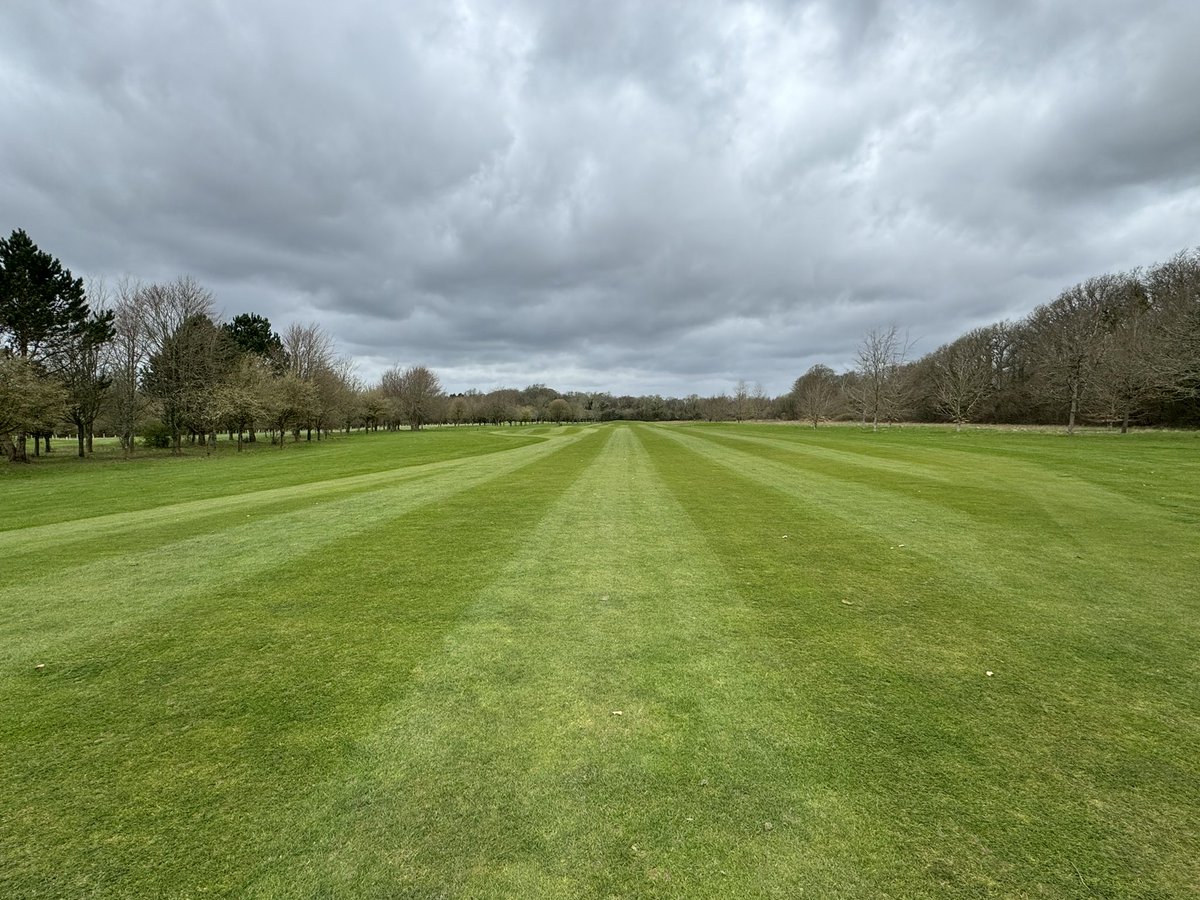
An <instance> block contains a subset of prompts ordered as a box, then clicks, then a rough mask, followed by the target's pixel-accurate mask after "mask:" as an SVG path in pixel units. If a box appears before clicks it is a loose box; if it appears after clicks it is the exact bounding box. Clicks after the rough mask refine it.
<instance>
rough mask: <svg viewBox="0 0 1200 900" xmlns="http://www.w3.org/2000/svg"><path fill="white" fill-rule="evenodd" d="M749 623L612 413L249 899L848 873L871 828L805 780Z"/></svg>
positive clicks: (703, 887)
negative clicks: (302, 847)
mask: <svg viewBox="0 0 1200 900" xmlns="http://www.w3.org/2000/svg"><path fill="white" fill-rule="evenodd" d="M755 623H756V619H755V618H754V616H753V615H752V614H751V613H750V612H749V610H748V608H747V607H746V605H745V604H744V603H743V602H742V601H741V599H740V598H739V597H738V596H737V593H736V592H735V591H734V590H732V588H731V586H730V584H729V582H728V581H727V579H726V577H725V575H724V573H723V572H721V571H720V570H719V569H714V568H713V567H712V565H711V563H710V562H709V560H708V558H707V556H706V554H705V548H704V543H703V540H702V538H701V537H700V536H699V535H698V533H697V532H696V531H695V529H694V528H693V527H692V525H691V524H690V522H689V520H688V518H687V516H686V515H684V514H683V513H682V512H681V510H680V509H679V507H678V506H677V504H676V503H675V502H674V501H673V500H672V498H671V497H670V495H669V494H668V493H666V492H665V490H664V489H663V486H662V485H661V484H660V483H659V481H658V479H657V478H656V475H655V473H654V471H653V469H652V467H651V466H650V464H649V460H648V458H647V454H646V452H645V450H644V449H643V448H642V446H641V444H640V442H639V441H638V440H637V438H636V436H635V434H634V433H633V431H632V429H631V428H629V427H628V426H622V427H619V428H616V429H614V430H613V432H612V436H611V439H610V442H609V445H608V447H607V448H606V451H605V453H604V455H603V456H601V457H599V458H598V459H597V460H596V461H595V462H594V463H593V464H592V465H591V467H590V468H589V469H588V470H587V471H586V472H584V473H583V474H582V475H581V476H580V478H579V480H578V482H577V484H576V485H575V487H573V488H572V489H571V490H569V491H568V492H567V493H566V494H565V495H563V497H562V499H561V500H560V502H559V503H558V504H557V505H556V506H555V507H554V508H553V509H552V510H551V511H550V513H549V514H548V515H547V516H546V517H545V518H544V519H543V521H542V523H541V524H540V526H539V527H538V528H537V530H536V531H535V532H534V533H532V534H531V535H530V536H529V539H528V540H527V541H526V542H525V544H524V549H523V551H522V552H521V553H519V554H518V555H517V556H516V557H515V558H513V560H512V561H511V563H510V564H509V565H508V566H506V567H505V568H504V569H503V571H501V572H499V573H498V577H497V579H496V581H495V582H494V583H493V584H492V585H491V587H489V588H488V589H487V590H485V591H484V592H483V593H482V594H481V595H480V596H479V597H478V599H477V601H476V603H475V604H474V605H473V606H472V608H471V609H470V611H469V613H468V615H467V616H465V617H464V619H463V620H462V621H461V623H460V625H459V627H458V628H456V629H455V630H454V631H453V632H451V633H450V634H449V635H448V637H447V638H446V640H445V642H444V643H443V645H442V646H441V648H440V649H439V652H437V653H436V654H434V655H432V656H431V657H430V658H429V659H428V660H427V661H426V663H424V664H423V665H422V666H421V668H420V671H419V673H418V677H417V679H416V681H415V682H414V685H413V688H412V690H411V692H410V693H409V694H407V695H406V696H405V697H403V698H402V699H400V700H399V701H398V704H397V707H396V709H395V712H394V715H393V716H392V717H391V719H390V721H389V722H388V723H387V726H386V727H385V728H383V729H382V730H380V732H379V733H378V734H376V735H375V736H374V737H373V738H372V739H371V740H369V741H367V742H366V743H364V744H363V746H362V747H361V748H360V750H359V751H358V753H357V755H356V756H357V759H356V763H357V768H358V769H359V772H358V774H357V775H356V776H355V777H354V778H353V779H352V780H351V781H350V782H349V783H346V784H331V785H327V786H326V788H325V791H324V792H323V795H322V796H321V797H320V798H319V802H318V803H317V804H315V806H314V810H313V816H314V817H315V819H316V822H314V824H312V825H310V829H311V833H312V834H314V835H324V837H323V838H322V839H320V840H319V841H318V842H317V844H316V846H315V847H314V848H312V850H311V851H310V852H308V853H301V854H299V856H298V857H297V858H295V859H289V860H286V861H284V862H283V863H282V864H281V865H280V866H278V867H277V868H276V870H275V871H270V872H267V873H264V874H263V876H262V879H261V881H260V882H259V884H258V885H257V890H256V892H255V893H256V894H257V895H260V896H305V895H324V894H329V895H338V894H342V895H369V896H421V897H424V896H430V897H432V896H457V897H514V896H521V897H587V896H596V897H608V896H659V895H661V896H681V897H727V896H773V895H778V896H788V895H790V894H789V891H790V888H791V887H793V886H796V885H800V884H805V883H808V884H811V883H820V884H825V885H826V886H827V887H831V888H834V889H833V890H832V891H831V892H830V893H827V894H826V896H838V890H839V889H844V890H852V889H853V887H854V885H855V883H856V880H857V878H858V877H859V876H858V875H857V874H856V872H855V868H854V866H853V865H852V861H853V860H854V859H855V857H856V854H857V853H858V852H860V851H859V850H856V849H855V848H861V852H864V853H870V854H879V853H880V852H883V853H884V854H886V847H884V848H883V850H882V851H881V848H880V845H879V841H880V840H881V839H882V840H883V842H884V844H886V837H882V836H881V835H880V833H879V832H878V823H871V822H869V821H868V820H867V819H866V818H865V817H864V814H863V810H861V809H858V808H855V806H854V805H853V804H851V803H848V802H847V800H846V798H845V797H843V796H841V795H839V794H838V793H836V792H833V791H830V790H829V789H827V788H826V787H824V786H822V785H819V784H811V783H806V781H805V778H804V769H803V764H802V759H803V757H804V756H805V755H806V754H811V753H819V752H821V747H822V742H823V740H824V736H823V735H822V734H821V733H819V731H814V729H813V728H812V727H811V723H810V722H809V721H808V720H807V719H806V718H805V717H804V715H803V714H802V713H801V712H800V711H799V708H798V707H797V705H796V704H795V703H794V702H793V701H794V698H795V697H796V695H797V692H798V691H802V690H803V685H798V684H795V683H792V682H790V681H789V680H788V679H787V676H786V671H785V670H784V669H783V668H782V667H781V666H780V665H779V662H778V660H777V659H776V658H774V657H773V656H772V654H771V652H770V651H769V650H768V649H767V647H766V645H765V644H764V643H763V642H762V641H761V640H760V639H759V636H758V634H757V632H756V624H755ZM787 773H791V774H787ZM326 817H330V818H328V819H327V818H326ZM848 863H849V864H848ZM831 867H836V869H837V872H836V877H835V875H834V874H833V872H832V871H831ZM838 879H841V881H840V883H839V880H838ZM860 886H861V885H860Z"/></svg>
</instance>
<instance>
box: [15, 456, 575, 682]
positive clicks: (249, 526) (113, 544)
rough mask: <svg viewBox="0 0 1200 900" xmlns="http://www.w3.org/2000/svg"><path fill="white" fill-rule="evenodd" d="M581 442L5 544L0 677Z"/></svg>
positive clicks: (265, 493)
mask: <svg viewBox="0 0 1200 900" xmlns="http://www.w3.org/2000/svg"><path fill="white" fill-rule="evenodd" d="M579 439H580V436H579V435H574V436H564V437H561V438H557V439H555V440H553V441H549V442H545V443H539V444H533V445H526V446H521V447H517V448H514V449H512V450H509V451H506V452H503V453H495V454H490V455H487V456H483V457H469V458H466V459H456V460H450V461H447V462H441V463H430V464H426V465H422V466H416V467H409V468H405V469H398V470H393V471H388V472H380V473H373V474H370V475H363V476H353V477H348V478H338V479H332V480H328V481H322V482H315V483H310V484H305V485H295V486H290V487H285V488H274V489H268V490H261V491H256V492H253V493H250V494H241V495H235V496H233V497H218V498H212V499H207V500H196V501H189V502H186V503H179V504H172V505H170V506H166V507H160V508H158V509H154V510H143V511H139V512H131V513H121V514H117V515H113V516H106V517H103V519H102V520H101V521H99V522H98V521H97V519H94V518H93V519H86V520H83V521H82V522H70V523H61V524H55V525H43V526H37V527H33V528H28V529H25V530H24V531H18V532H8V533H5V534H0V554H4V556H5V557H6V558H7V560H8V563H7V565H6V566H5V569H4V571H3V572H2V573H0V593H2V595H3V597H4V602H3V603H2V604H0V665H6V664H10V663H18V664H24V663H28V664H30V665H32V664H33V663H34V662H38V661H43V662H44V661H45V658H47V657H49V656H52V655H53V654H54V653H56V652H57V651H58V650H59V649H61V648H63V647H67V646H70V645H72V644H74V643H76V642H78V641H80V640H84V639H87V638H88V637H89V636H91V635H93V634H94V633H97V632H102V631H119V630H121V629H125V628H129V627H131V626H132V625H134V624H135V623H136V622H138V621H141V620H144V619H146V618H147V617H150V616H156V615H160V614H161V613H162V612H163V611H164V610H166V609H171V608H178V609H185V608H186V607H187V605H188V602H189V598H190V597H194V596H204V595H206V594H209V593H211V592H212V591H215V590H220V591H231V592H234V593H236V592H237V591H238V589H239V585H240V584H242V583H243V582H244V581H245V579H247V578H248V577H249V576H251V575H253V574H254V573H255V572H258V571H261V570H263V569H265V568H271V567H276V566H281V565H286V564H287V563H288V561H289V560H292V559H295V558H298V557H301V556H304V555H305V554H309V553H313V552H314V551H316V550H317V549H319V548H320V547H321V546H323V545H328V544H331V543H333V542H335V541H338V540H342V539H344V538H346V537H347V536H352V535H354V534H361V533H365V532H368V531H371V530H373V529H377V528H379V527H380V526H381V525H382V524H384V523H386V522H388V521H391V520H394V519H396V518H399V517H401V516H404V515H407V514H408V513H410V512H412V511H413V510H416V509H419V508H421V507H423V506H428V505H430V504H435V503H438V502H440V501H443V500H445V499H446V498H447V497H450V496H452V495H455V494H458V493H461V492H464V491H469V490H472V489H474V488H477V487H479V486H481V485H483V484H486V483H488V482H493V481H500V480H502V479H504V478H505V476H507V475H509V474H511V473H512V472H514V471H516V470H517V469H520V468H522V467H525V466H528V465H531V464H535V463H537V462H538V461H540V460H542V459H544V458H545V457H546V456H548V455H550V454H553V453H557V452H558V451H560V450H562V449H563V448H565V447H567V446H569V445H570V444H572V443H574V442H575V441H577V440H579ZM297 507H299V508H297ZM97 529H98V530H97ZM29 532H33V533H36V535H37V537H38V538H40V539H41V541H42V542H44V544H43V543H40V542H37V541H32V539H31V538H30V537H29V534H28V533H29ZM14 548H15V549H21V550H25V551H26V553H24V554H21V553H17V552H13V550H14ZM22 562H24V564H23V565H22Z"/></svg>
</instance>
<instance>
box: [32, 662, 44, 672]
mask: <svg viewBox="0 0 1200 900" xmlns="http://www.w3.org/2000/svg"><path fill="white" fill-rule="evenodd" d="M34 668H35V669H37V670H38V671H39V672H40V671H42V669H44V668H46V664H45V663H38V664H37V665H36V666H34Z"/></svg>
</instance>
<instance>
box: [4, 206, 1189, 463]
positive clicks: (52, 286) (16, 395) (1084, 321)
mask: <svg viewBox="0 0 1200 900" xmlns="http://www.w3.org/2000/svg"><path fill="white" fill-rule="evenodd" d="M763 419H778V420H800V421H804V422H807V423H808V424H810V425H811V426H813V427H818V426H820V425H821V424H822V423H824V422H829V421H838V420H842V421H855V422H860V423H862V424H863V425H865V426H868V427H871V428H875V429H877V428H878V427H880V425H881V424H885V423H888V422H900V421H912V422H943V423H953V424H954V425H955V426H956V427H959V428H961V427H962V426H963V425H965V424H968V423H980V424H1040V425H1056V426H1063V427H1065V429H1066V431H1067V432H1068V433H1074V432H1075V429H1076V427H1077V426H1079V425H1081V424H1092V425H1097V424H1098V425H1104V426H1107V427H1110V428H1113V429H1119V430H1120V431H1121V432H1122V433H1124V432H1126V431H1127V430H1128V429H1129V428H1130V427H1131V426H1155V427H1196V426H1197V425H1200V248H1196V249H1193V250H1184V251H1180V252H1179V253H1177V254H1176V255H1174V256H1173V257H1171V258H1170V259H1168V260H1167V261H1166V262H1161V263H1156V264H1153V265H1151V266H1149V267H1147V268H1144V269H1137V270H1134V271H1130V272H1120V273H1116V274H1104V275H1098V276H1095V277H1092V278H1088V279H1086V280H1085V281H1082V282H1080V283H1078V284H1076V285H1073V286H1071V287H1069V288H1066V289H1065V290H1063V291H1062V292H1061V293H1060V294H1059V295H1058V296H1057V297H1056V298H1054V299H1053V300H1051V301H1049V302H1047V303H1045V304H1043V305H1040V306H1038V307H1037V308H1036V309H1034V310H1033V311H1032V312H1030V313H1029V314H1028V315H1027V316H1025V317H1024V318H1023V319H1020V320H1019V321H1015V322H1011V321H1004V322H997V323H995V324H992V325H988V326H985V327H981V328H976V329H973V330H971V331H968V332H967V333H966V334H963V335H962V336H960V337H958V338H957V339H955V340H954V341H951V342H950V343H947V344H945V345H943V346H941V347H938V348H937V349H936V350H934V351H932V352H930V353H926V354H925V355H923V356H920V357H916V358H914V356H913V353H912V344H911V342H910V341H909V339H908V337H907V336H906V334H905V333H904V332H903V331H902V330H901V328H900V327H899V326H898V325H895V324H893V325H887V326H881V327H879V328H875V329H872V330H871V331H870V332H868V333H867V334H866V335H864V336H863V338H862V340H861V342H860V343H859V345H858V349H857V356H856V364H855V365H854V367H853V368H851V369H849V370H848V371H844V372H835V371H834V370H833V369H832V368H831V367H829V366H827V365H822V364H818V365H815V366H812V367H811V368H809V369H808V370H807V371H806V372H804V373H803V374H801V375H800V376H799V377H798V378H797V379H796V380H795V383H794V384H793V386H792V389H791V390H790V391H789V392H787V393H785V394H783V395H780V396H775V397H772V396H768V395H767V393H766V392H765V391H764V390H763V389H762V387H761V386H758V385H755V386H751V385H749V384H748V383H747V382H745V381H739V382H738V383H737V385H736V387H735V388H734V390H733V391H732V392H731V393H730V394H721V395H717V396H706V397H702V396H699V395H697V394H692V395H689V396H687V397H662V396H658V395H648V396H614V395H612V394H610V393H605V392H592V393H588V392H578V391H567V392H560V391H557V390H555V389H553V388H551V387H548V386H546V385H542V384H535V385H531V386H528V387H525V388H521V389H517V388H505V389H499V390H493V391H488V392H480V391H473V390H471V391H466V392H462V393H452V394H448V393H447V392H446V391H445V390H443V387H442V384H441V381H440V379H439V377H438V375H437V374H436V373H435V372H434V371H432V370H431V369H429V368H427V367H426V366H423V365H410V366H407V367H403V368H402V367H394V368H392V369H389V370H388V371H386V372H385V373H384V374H383V375H382V377H381V378H380V379H379V380H378V381H377V382H376V383H373V384H368V383H366V382H365V381H363V380H362V379H361V378H359V377H357V375H356V374H355V371H354V366H353V363H352V361H351V360H349V359H347V358H345V357H341V356H339V355H338V354H337V352H336V348H335V344H334V341H333V339H332V337H331V336H330V335H329V334H328V332H326V331H325V330H324V329H323V328H322V327H321V326H320V325H319V324H316V323H312V324H309V325H299V324H293V325H291V326H289V327H288V328H287V329H285V330H284V331H283V333H282V334H280V333H278V332H276V331H275V330H274V329H273V327H272V325H271V323H270V321H269V320H268V319H267V318H266V317H264V316H262V315H259V314H258V313H254V312H245V313H240V314H238V315H235V316H233V317H232V318H230V319H228V320H222V319H221V318H220V316H219V315H218V312H217V301H216V298H215V297H214V295H213V294H212V292H211V291H209V290H208V289H207V288H205V287H204V286H203V285H201V284H199V283H198V282H197V281H196V280H195V279H193V278H191V277H190V276H181V277H179V278H176V279H175V280H173V281H170V282H166V283H143V282H140V281H136V280H134V279H131V278H125V279H122V280H121V281H119V282H117V283H116V284H114V285H111V286H110V285H108V284H106V283H105V282H103V281H99V280H97V281H93V282H90V283H87V284H85V283H84V281H83V279H81V278H76V277H74V276H73V275H72V273H71V271H70V270H69V269H67V268H66V267H65V266H63V265H62V263H61V262H60V261H59V260H58V259H57V258H55V257H54V256H52V255H51V254H50V253H48V252H46V251H44V250H42V249H41V248H39V247H38V246H37V245H36V244H35V243H34V242H33V240H32V239H31V238H30V237H29V236H28V235H27V234H26V233H25V232H24V231H22V230H19V229H18V230H15V231H13V232H12V234H11V235H10V236H9V237H7V238H4V239H0V446H2V447H3V451H4V454H5V456H6V457H7V459H8V460H9V461H11V462H28V461H29V460H30V459H31V458H33V457H37V456H40V455H41V454H42V452H43V451H46V452H49V451H51V450H52V449H53V447H54V443H52V442H54V441H57V440H58V439H59V438H61V437H63V436H69V438H70V439H71V440H73V441H74V444H75V452H76V454H77V455H78V456H80V457H86V456H87V455H88V454H90V453H91V452H92V450H93V440H94V437H95V435H97V434H105V435H112V436H115V437H116V438H117V439H118V440H119V442H120V446H121V449H122V451H123V452H124V453H125V454H126V455H133V454H134V453H135V451H136V449H137V448H138V447H139V446H146V447H159V448H172V449H173V450H174V451H175V452H177V453H178V452H182V449H183V445H184V443H185V442H187V443H188V444H190V445H201V446H205V447H210V448H211V447H213V446H215V445H216V442H217V438H218V436H219V435H227V436H228V438H229V439H230V440H231V441H235V442H236V443H237V446H238V449H239V450H240V449H241V448H242V446H243V443H244V442H246V441H259V440H267V441H270V442H271V443H272V444H277V445H278V446H280V447H281V448H282V447H283V446H284V445H285V444H286V443H287V442H288V439H289V437H290V439H291V441H293V442H295V441H299V440H302V439H303V440H313V439H314V438H315V439H316V440H321V439H322V438H323V437H325V436H326V435H328V434H330V433H331V432H334V431H351V430H354V429H365V430H380V429H399V428H409V429H414V430H419V429H420V428H422V427H424V426H426V425H431V424H447V425H467V424H492V425H501V424H509V425H518V424H527V423H533V422H553V423H562V422H566V421H580V422H604V421H612V420H641V421H675V420H706V421H728V420H734V421H744V420H763Z"/></svg>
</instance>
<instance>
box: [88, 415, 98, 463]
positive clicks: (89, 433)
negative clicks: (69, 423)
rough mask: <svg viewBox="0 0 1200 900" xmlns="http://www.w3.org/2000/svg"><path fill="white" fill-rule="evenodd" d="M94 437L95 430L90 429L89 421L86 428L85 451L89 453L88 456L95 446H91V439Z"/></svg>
mask: <svg viewBox="0 0 1200 900" xmlns="http://www.w3.org/2000/svg"><path fill="white" fill-rule="evenodd" d="M95 437H96V432H94V431H93V430H92V426H91V424H90V423H89V424H88V429H87V452H88V455H89V456H90V455H91V454H92V452H93V450H94V449H95V448H94V447H93V446H92V443H93V439H94V438H95Z"/></svg>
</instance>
